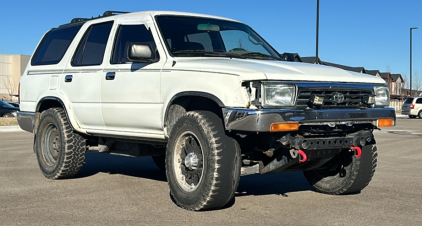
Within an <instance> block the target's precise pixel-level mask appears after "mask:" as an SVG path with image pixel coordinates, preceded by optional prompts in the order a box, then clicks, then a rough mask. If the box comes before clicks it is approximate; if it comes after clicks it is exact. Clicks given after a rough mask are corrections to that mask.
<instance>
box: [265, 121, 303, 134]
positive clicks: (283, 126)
mask: <svg viewBox="0 0 422 226" xmlns="http://www.w3.org/2000/svg"><path fill="white" fill-rule="evenodd" d="M297 130H299V123H298V122H288V123H273V124H271V126H270V132H285V131H297Z"/></svg>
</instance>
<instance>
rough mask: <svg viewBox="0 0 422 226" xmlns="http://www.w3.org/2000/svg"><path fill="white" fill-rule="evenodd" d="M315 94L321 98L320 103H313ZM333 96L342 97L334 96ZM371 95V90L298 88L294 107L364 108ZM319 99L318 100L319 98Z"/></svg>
mask: <svg viewBox="0 0 422 226" xmlns="http://www.w3.org/2000/svg"><path fill="white" fill-rule="evenodd" d="M315 96H317V97H318V98H321V99H323V101H321V102H322V103H313V100H314V98H315ZM334 96H337V97H338V96H341V97H344V99H343V98H340V99H341V101H339V98H337V99H336V98H335V97H334ZM370 97H373V94H372V91H371V90H368V89H366V90H359V89H354V90H351V89H350V90H345V89H339V90H335V89H334V90H333V89H329V90H324V89H321V90H317V89H315V88H314V89H299V93H298V97H297V102H296V107H297V108H299V109H305V108H313V109H329V108H365V107H368V100H369V98H370ZM321 99H320V100H321Z"/></svg>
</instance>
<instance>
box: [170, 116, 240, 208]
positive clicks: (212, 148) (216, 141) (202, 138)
mask: <svg viewBox="0 0 422 226" xmlns="http://www.w3.org/2000/svg"><path fill="white" fill-rule="evenodd" d="M166 155H167V156H166V166H167V167H166V175H167V181H168V184H169V187H170V195H171V197H172V199H173V201H174V202H175V203H176V204H177V205H178V206H180V207H182V208H184V209H187V210H195V211H197V210H210V209H219V208H222V207H224V206H225V205H226V204H227V203H228V202H229V201H231V200H232V199H233V197H234V193H235V191H236V189H237V186H238V184H239V179H240V167H241V162H240V161H241V158H240V147H239V145H238V143H237V142H236V141H235V140H234V139H233V138H231V137H229V136H227V135H226V134H225V130H224V128H223V125H222V121H221V119H220V118H218V117H217V116H216V115H215V114H214V113H211V112H207V111H192V112H188V113H186V114H185V115H184V116H182V117H181V118H180V119H179V120H178V121H177V122H176V124H175V125H174V127H173V129H172V132H171V134H170V138H169V142H168V147H167V152H166Z"/></svg>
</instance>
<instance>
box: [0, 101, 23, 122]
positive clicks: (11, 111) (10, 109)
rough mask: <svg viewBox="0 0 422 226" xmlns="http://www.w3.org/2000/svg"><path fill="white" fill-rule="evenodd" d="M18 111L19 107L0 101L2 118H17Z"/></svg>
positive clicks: (0, 115)
mask: <svg viewBox="0 0 422 226" xmlns="http://www.w3.org/2000/svg"><path fill="white" fill-rule="evenodd" d="M18 111H19V108H18V107H14V106H13V105H11V104H9V103H6V102H4V101H0V117H5V118H6V117H16V115H17V113H18Z"/></svg>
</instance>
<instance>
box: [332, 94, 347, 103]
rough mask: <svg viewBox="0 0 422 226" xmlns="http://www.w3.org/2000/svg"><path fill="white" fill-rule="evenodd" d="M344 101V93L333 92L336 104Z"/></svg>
mask: <svg viewBox="0 0 422 226" xmlns="http://www.w3.org/2000/svg"><path fill="white" fill-rule="evenodd" d="M343 101H344V95H343V94H342V93H333V102H334V103H336V104H339V103H342V102H343Z"/></svg>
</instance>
